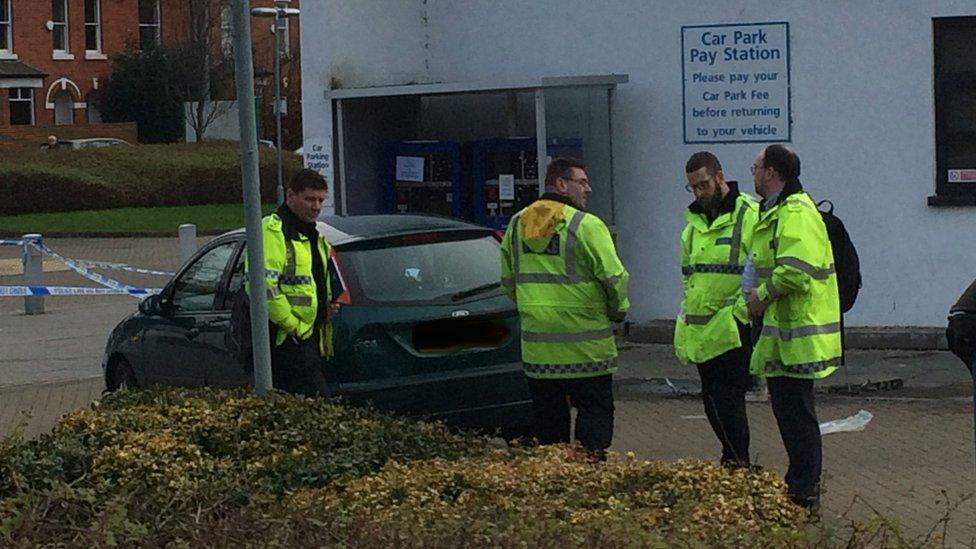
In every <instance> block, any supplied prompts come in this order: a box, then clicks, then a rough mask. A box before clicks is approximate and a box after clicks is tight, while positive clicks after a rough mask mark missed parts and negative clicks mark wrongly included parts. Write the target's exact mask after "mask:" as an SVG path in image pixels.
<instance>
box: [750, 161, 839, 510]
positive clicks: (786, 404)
mask: <svg viewBox="0 0 976 549" xmlns="http://www.w3.org/2000/svg"><path fill="white" fill-rule="evenodd" d="M752 170H753V182H754V183H755V185H756V192H757V193H758V194H759V195H760V196H762V197H763V201H762V205H761V208H760V214H759V220H758V221H757V222H756V226H755V229H754V231H753V235H752V243H753V248H752V250H751V254H752V257H751V260H752V264H753V266H754V268H755V273H756V277H757V282H758V283H759V284H758V285H757V286H756V288H755V289H754V290H749V291H748V292H747V296H746V303H747V306H748V308H749V313H750V315H751V316H752V317H753V318H756V319H761V323H762V328H761V330H760V331H759V338H758V341H757V342H756V346H755V350H754V352H753V354H752V359H751V369H752V372H753V373H754V374H756V375H762V376H764V377H766V381H767V383H768V385H769V401H770V404H771V405H772V408H773V415H775V416H776V423H777V424H778V426H779V432H780V435H781V436H782V438H783V445H784V446H785V447H786V453H787V455H788V456H789V460H790V464H789V468H788V469H787V472H786V484H787V493H788V495H789V496H790V498H791V499H792V500H793V501H794V502H795V503H796V504H798V505H801V506H803V507H806V508H808V509H810V510H811V512H812V513H816V512H817V510H818V508H819V504H820V473H821V468H822V462H823V454H822V446H821V439H820V427H819V422H818V420H817V412H816V409H815V407H814V391H813V383H814V380H817V379H823V378H825V377H827V376H829V375H830V374H832V373H833V372H834V370H836V369H837V366H838V365H840V360H841V339H840V326H841V324H840V297H839V295H838V292H837V273H836V270H835V268H834V255H833V250H832V249H831V246H830V240H829V239H828V238H827V229H826V228H825V226H824V222H823V218H822V217H821V215H820V212H819V211H817V206H816V205H815V204H814V202H813V200H812V199H811V198H810V195H808V194H807V193H806V192H805V191H804V190H803V186H802V185H801V184H800V158H799V157H798V156H797V155H796V153H794V152H793V151H792V150H790V149H788V148H787V147H784V146H783V145H770V146H768V147H766V148H765V149H763V150H762V151H760V152H759V154H758V155H757V156H756V160H755V163H754V164H753V167H752ZM757 324H758V322H757Z"/></svg>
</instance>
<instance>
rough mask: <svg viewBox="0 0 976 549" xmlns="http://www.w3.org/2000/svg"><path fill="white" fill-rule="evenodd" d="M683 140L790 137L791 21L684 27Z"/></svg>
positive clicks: (779, 139) (748, 140) (767, 140)
mask: <svg viewBox="0 0 976 549" xmlns="http://www.w3.org/2000/svg"><path fill="white" fill-rule="evenodd" d="M681 52H682V62H681V73H682V78H683V80H684V82H683V89H684V98H683V101H682V103H683V106H684V113H683V114H684V140H685V143H753V142H763V143H772V142H784V141H790V129H791V122H792V121H791V119H790V27H789V23H785V22H783V23H780V22H777V23H743V24H730V25H702V26H689V27H681Z"/></svg>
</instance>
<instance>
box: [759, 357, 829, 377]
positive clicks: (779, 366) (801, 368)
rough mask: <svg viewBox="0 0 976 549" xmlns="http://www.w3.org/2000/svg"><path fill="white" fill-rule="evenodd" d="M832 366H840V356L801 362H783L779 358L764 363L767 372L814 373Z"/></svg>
mask: <svg viewBox="0 0 976 549" xmlns="http://www.w3.org/2000/svg"><path fill="white" fill-rule="evenodd" d="M831 366H840V357H837V358H831V359H827V360H820V361H816V362H804V363H801V364H783V363H782V362H780V361H778V360H771V361H769V362H767V363H766V364H764V365H763V368H764V369H765V370H766V371H767V372H792V373H795V374H812V373H815V372H819V371H821V370H826V369H827V368H830V367H831Z"/></svg>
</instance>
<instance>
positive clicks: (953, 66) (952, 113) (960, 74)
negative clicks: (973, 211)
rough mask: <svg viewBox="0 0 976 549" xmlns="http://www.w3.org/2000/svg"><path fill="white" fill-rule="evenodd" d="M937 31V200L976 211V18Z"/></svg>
mask: <svg viewBox="0 0 976 549" xmlns="http://www.w3.org/2000/svg"><path fill="white" fill-rule="evenodd" d="M933 27H934V28H933V37H934V41H935V165H936V180H935V181H936V183H935V189H936V194H937V195H938V196H936V197H933V198H935V199H939V198H943V197H944V199H943V201H942V203H944V204H950V203H957V204H962V203H968V204H974V205H976V17H952V18H939V19H934V20H933ZM939 202H940V201H939V200H934V201H933V200H932V199H930V203H936V204H938V203H939Z"/></svg>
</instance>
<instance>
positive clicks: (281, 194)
mask: <svg viewBox="0 0 976 549" xmlns="http://www.w3.org/2000/svg"><path fill="white" fill-rule="evenodd" d="M285 17H286V16H285V14H284V13H283V11H282V9H281V8H278V9H277V10H276V12H275V20H274V31H275V33H274V35H275V53H274V61H275V104H274V109H275V125H276V126H277V135H276V139H275V145H276V147H275V148H276V149H277V151H278V187H277V198H278V205H279V206H280V205H282V204H284V203H285V188H284V186H283V184H282V177H283V176H282V173H281V171H282V167H281V31H282V26H283V22H284V20H285V19H284V18H285Z"/></svg>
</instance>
